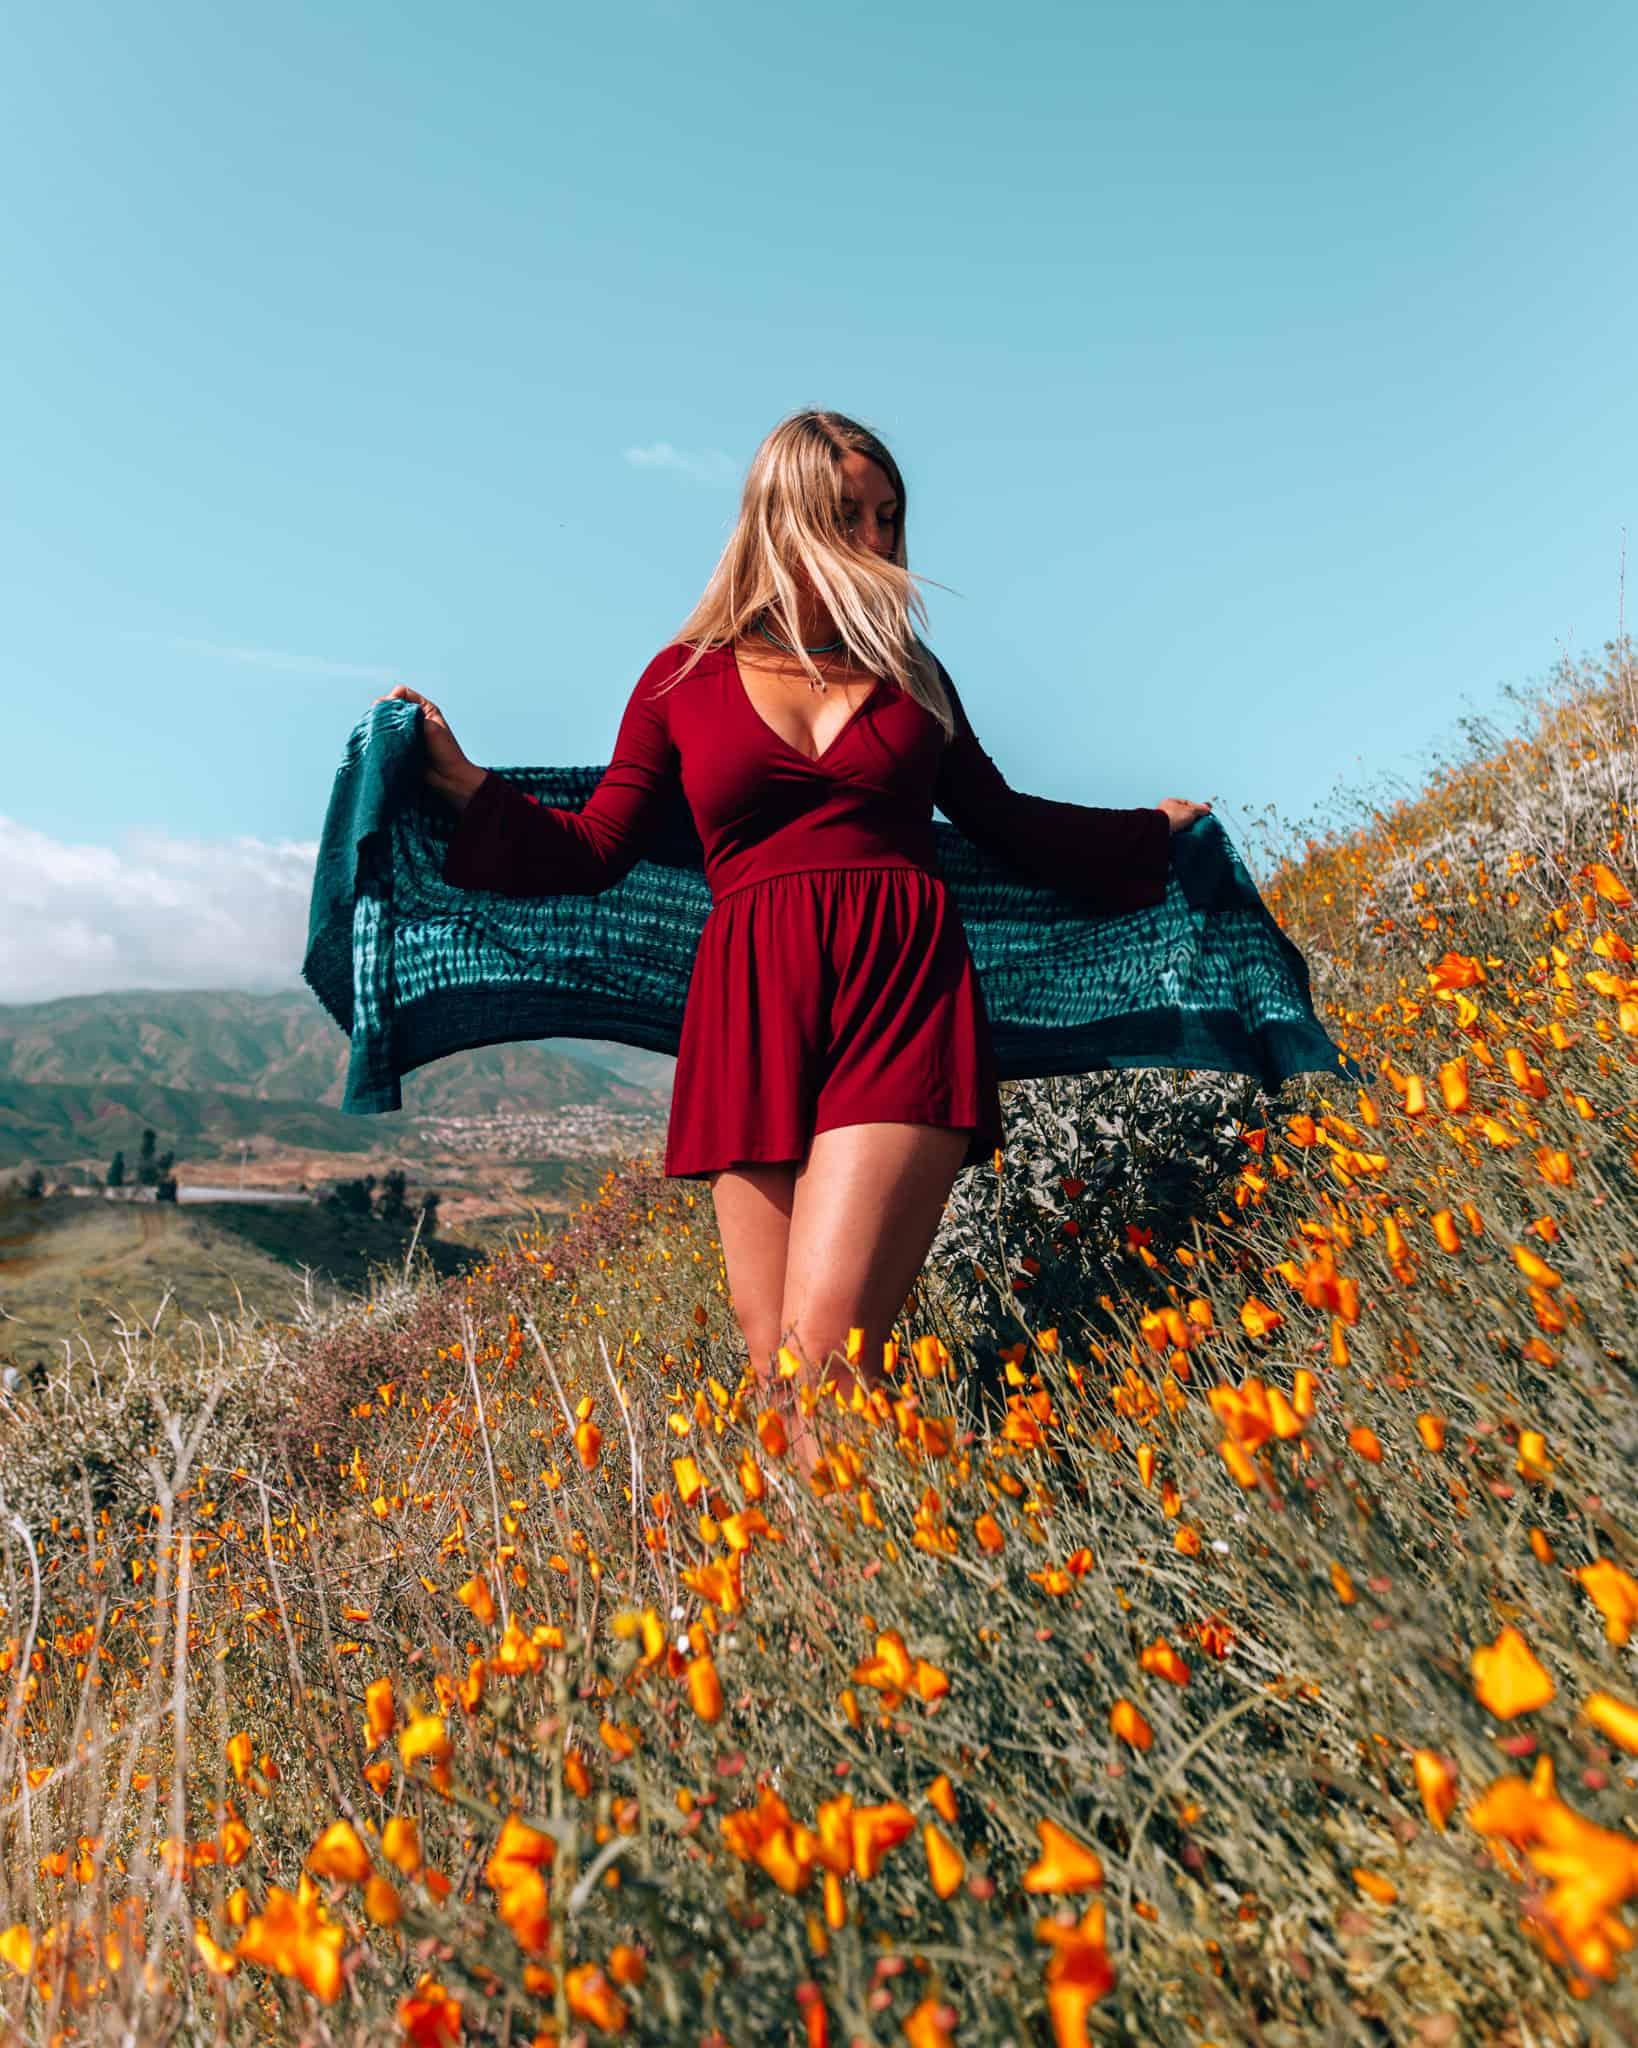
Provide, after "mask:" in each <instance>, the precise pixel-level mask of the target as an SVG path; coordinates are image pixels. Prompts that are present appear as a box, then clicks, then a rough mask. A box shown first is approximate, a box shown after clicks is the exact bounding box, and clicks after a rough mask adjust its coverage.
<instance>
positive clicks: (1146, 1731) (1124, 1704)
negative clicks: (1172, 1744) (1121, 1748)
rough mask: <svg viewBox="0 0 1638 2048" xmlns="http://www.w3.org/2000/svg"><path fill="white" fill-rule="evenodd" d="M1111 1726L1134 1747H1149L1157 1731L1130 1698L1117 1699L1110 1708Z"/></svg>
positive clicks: (1123, 1740)
mask: <svg viewBox="0 0 1638 2048" xmlns="http://www.w3.org/2000/svg"><path fill="white" fill-rule="evenodd" d="M1109 1726H1110V1727H1111V1728H1112V1729H1113V1730H1114V1732H1115V1734H1116V1735H1118V1736H1119V1737H1120V1739H1121V1741H1122V1742H1128V1743H1130V1744H1131V1746H1132V1747H1133V1748H1134V1749H1147V1748H1148V1747H1149V1746H1150V1744H1151V1743H1152V1742H1153V1741H1154V1739H1155V1731H1154V1730H1153V1729H1152V1728H1151V1727H1150V1726H1149V1724H1148V1722H1147V1721H1146V1720H1145V1719H1144V1718H1143V1716H1142V1714H1141V1713H1139V1711H1138V1709H1137V1708H1136V1707H1135V1706H1134V1705H1133V1704H1132V1702H1131V1701H1130V1700H1116V1702H1115V1704H1114V1705H1113V1706H1112V1707H1111V1708H1110V1710H1109Z"/></svg>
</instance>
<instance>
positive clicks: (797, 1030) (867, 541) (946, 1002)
mask: <svg viewBox="0 0 1638 2048" xmlns="http://www.w3.org/2000/svg"><path fill="white" fill-rule="evenodd" d="M904 515H905V500H904V481H903V478H902V477H901V475H900V473H899V469H898V465H897V463H895V462H894V460H893V458H892V456H891V455H890V454H889V453H888V451H887V449H886V448H885V447H884V446H883V445H882V443H881V442H880V441H879V440H878V439H877V437H876V436H875V435H874V434H872V433H870V432H869V431H868V430H867V429H866V428H864V427H861V426H859V425H857V424H856V423H855V422H854V421H852V420H849V419H845V418H843V417H842V416H841V415H839V414H837V413H830V412H801V413H797V414H795V415H794V416H793V417H792V418H790V419H787V420H785V421H783V422H782V423H781V424H780V425H779V426H778V427H776V428H775V429H774V431H773V432H772V433H771V434H770V435H769V436H768V438H767V439H766V440H765V441H764V442H763V444H762V446H761V447H760V448H759V449H758V451H757V454H756V457H755V460H754V461H753V462H752V464H751V468H750V472H749V475H748V476H747V478H746V483H745V489H744V495H743V499H742V502H741V506H740V513H739V520H738V523H737V525H736V527H735V530H734V533H733V536H732V538H731V539H730V540H729V543H728V546H727V548H726V549H725V550H724V552H723V555H722V559H721V560H720V561H719V563H718V564H717V567H716V570H715V572H714V573H713V575H712V577H711V580H710V582H709V584H708V585H707V586H706V590H705V594H704V596H703V597H702V598H701V599H700V602H699V604H698V605H697V606H696V607H695V610H694V612H693V614H692V615H691V616H690V617H689V618H688V619H687V620H686V621H685V622H684V624H683V625H682V627H681V629H680V630H679V633H678V636H677V640H676V641H675V642H674V643H673V644H672V645H671V646H669V647H667V648H665V649H664V650H663V651H662V652H661V653H660V654H658V655H657V656H656V657H655V659H654V660H653V661H652V662H650V663H649V665H648V667H647V668H646V669H645V670H644V672H643V674H642V676H641V677H640V678H639V680H638V683H637V686H636V689H635V690H634V691H633V693H632V696H631V698H630V700H629V702H628V703H627V706H626V709H625V713H624V716H623V718H622V721H621V725H620V733H619V739H618V743H617V745H616V747H615V750H614V756H613V759H612V761H611V762H610V764H609V767H608V769H607V771H606V772H605V774H604V775H603V777H602V780H601V781H600V782H599V784H598V786H597V789H596V791H595V792H594V793H593V795H592V797H591V798H590V800H589V801H588V802H587V804H586V805H585V807H584V809H582V810H581V811H579V812H572V811H565V810H554V809H550V808H547V807H545V806H543V805H541V804H539V803H537V802H536V801H535V800H534V799H533V798H531V797H529V796H527V795H525V794H524V793H523V792H522V791H521V790H520V789H518V788H517V787H516V786H515V785H513V784H509V783H507V782H505V781H504V780H503V779H502V778H501V777H500V776H498V775H495V774H493V773H488V772H486V771H485V770H484V769H482V768H479V767H477V766H476V765H474V763H472V762H471V761H469V760H468V759H467V757H466V755H465V754H464V753H463V752H462V751H461V748H460V746H459V745H458V744H457V743H456V740H455V737H454V734H453V733H452V732H451V730H450V728H449V725H448V723H447V721H446V720H445V719H444V717H443V715H442V713H441V712H440V711H439V710H438V708H437V707H436V705H434V704H431V703H429V702H428V701H427V699H426V698H424V697H422V696H419V695H418V694H417V693H416V692H415V691H414V690H411V689H409V688H407V687H406V686H404V685H402V684H400V685H399V687H398V688H397V689H395V690H394V691H392V692H391V695H392V696H394V697H401V698H407V699H409V700H410V701H411V702H412V703H416V704H419V705H421V706H422V707H423V710H424V714H425V717H424V731H425V739H426V776H427V781H428V783H429V785H430V786H431V787H432V788H433V789H434V790H435V791H437V792H438V794H439V795H441V796H442V797H444V798H445V799H446V800H447V801H448V802H449V803H450V804H452V805H453V806H454V807H455V808H456V810H457V811H459V813H460V817H459V820H458V822H457V824H456V827H455V831H454V835H453V838H452V839H451V842H450V846H449V851H448V856H447V860H446V863H445V868H444V874H445V877H446V879H448V880H450V881H452V882H455V883H457V884H458V885H460V886H463V887H468V888H476V889H491V890H498V891H500V892H501V893H503V894H508V895H515V896H529V895H553V894H564V893H595V892H597V891H598V890H601V889H605V888H608V887H610V886H611V885H612V884H613V883H615V882H617V881H618V880H619V879H620V877H621V876H622V875H624V874H625V873H626V872H627V871H628V870H629V869H630V868H631V867H632V865H633V864H634V863H635V862H636V861H637V860H638V859H639V858H640V856H641V855H642V853H643V850H644V843H645V835H646V833H647V830H648V828H649V827H650V825H651V824H652V823H653V822H654V821H655V819H656V818H657V816H658V815H659V814H660V812H661V810H662V809H663V807H664V800H665V798H666V797H667V795H668V794H669V793H670V791H671V789H672V786H673V781H674V778H678V777H680V779H681V785H682V789H683V792H684V795H685V796H686V798H687V800H688V803H689V807H690V809H691V811H692V813H693V817H694V821H695V824H696V826H697V828H698V831H699V835H700V839H701V841H702V842H703V845H704V848H705V867H706V874H707V877H708V879H709V881H710V884H711V891H712V908H711V912H710V915H709V916H708V918H707V920H706V926H705V932H704V935H703V937H702V939H701V941H700V946H699V951H698V954H697V955H696V958H695V963H694V970H693V975H692V979H691V981H690V984H689V994H688V1004H687V1011H686V1015H685V1019H684V1024H683V1031H682V1038H681V1043H680V1046H679V1049H678V1058H677V1070H676V1077H675V1082H674V1088H673V1099H672V1108H671V1119H670V1128H669V1133H668V1138H667V1145H666V1160H665V1170H666V1172H667V1174H669V1175H672V1176H674V1177H684V1178H695V1179H705V1180H707V1181H708V1182H709V1183H710V1187H711V1192H712V1197H713V1200H714V1202H715V1205H716V1214H717V1224H718V1229H719V1233H720V1236H721V1241H722V1249H723V1256H724V1259H725V1262H726V1265H727V1269H728V1283H729V1287H730V1289H731V1291H732V1295H733V1302H734V1310H735V1313H736V1315H737V1317H738V1320H739V1325H740V1328H741V1330H742V1332H743V1334H744V1337H745V1342H746V1345H747V1347H748V1349H749V1352H750V1357H751V1361H752V1365H753V1367H754V1369H755V1372H756V1375H757V1378H758V1381H759V1382H760V1383H761V1384H762V1386H763V1388H764V1390H765V1392H766V1393H767V1394H769V1395H776V1394H777V1393H778V1390H779V1389H780V1387H781V1386H782V1385H783V1384H784V1382H783V1381H782V1380H781V1378H780V1376H779V1375H778V1372H777V1366H776V1357H777V1351H778V1347H779V1346H780V1345H781V1344H785V1345H788V1346H789V1347H790V1349H791V1350H792V1351H793V1352H794V1353H795V1354H796V1356H797V1357H798V1358H800V1359H801V1360H802V1361H803V1362H804V1366H805V1367H812V1366H816V1365H823V1364H825V1363H826V1362H827V1361H832V1359H833V1354H835V1353H844V1352H845V1348H846V1344H847V1334H848V1331H849V1329H850V1328H852V1327H858V1328H859V1329H861V1330H862V1331H863V1335H864V1342H863V1346H862V1348H859V1349H857V1350H856V1352H855V1354H854V1366H853V1370H851V1371H850V1370H849V1368H848V1366H847V1365H846V1363H845V1362H843V1361H840V1360H837V1361H834V1363H833V1370H834V1372H835V1376H836V1378H837V1381H838V1385H839V1388H840V1391H842V1392H843V1393H844V1394H846V1393H848V1392H850V1391H851V1388H852V1384H853V1379H854V1376H855V1373H856V1376H857V1378H858V1379H859V1380H860V1381H862V1382H863V1383H864V1384H865V1385H866V1386H871V1385H874V1384H875V1383H877V1382H878V1381H879V1380H880V1378H881V1365H880V1361H881V1358H882V1347H883V1343H884V1341H885V1340H886V1338H887V1337H888V1335H889V1333H890V1331H891V1329H892V1325H893V1322H894V1319H895V1318H896V1317H897V1315H898V1313H899V1311H900V1310H901V1309H902V1307H903V1305H904V1302H905V1299H906V1297H907V1296H908V1294H909V1292H910V1289H911V1287H912V1286H913V1284H914V1282H915V1279H916V1276H917V1274H918V1273H919V1272H920V1270H921V1267H922V1263H923V1261H924V1259H925V1258H926V1255H927V1251H928V1248H929V1246H930V1245H931V1243H932V1240H933V1236H934V1234H935V1232H936V1230H937V1228H938V1224H939V1220H940V1217H941V1216H942V1213H943V1210H944V1204H945V1201H946V1199H947V1197H948V1195H949V1192H950V1188H951V1185H952V1183H953V1181H954V1179H955V1176H956V1174H957V1173H958V1172H959V1171H960V1169H961V1168H962V1167H963V1166H966V1165H973V1164H976V1163H977V1162H979V1161H980V1160H984V1159H987V1158H989V1157H990V1155H991V1154H992V1153H993V1152H994V1150H995V1149H996V1148H997V1147H998V1146H999V1145H1000V1144H1001V1142H1002V1130H1001V1108H1000V1095H999V1089H998V1084H997V1079H996V1074H995V1068H994V1058H993V1053H992V1049H991V1045H990V1036H989V1026H988V1020H987V1017H986V1014H985V1009H984V1003H983V996H982V993H981V990H980V987H979V983H978V980H977V976H976V973H975V970H974V968H973V964H972V959H971V955H970V953H969V951H968V948H967V941H966V937H965V934H964V933H963V931H962V928H961V925H960V922H959V919H958V917H957V915H956V912H955V910H954V908H953V906H952V904H951V902H950V899H949V897H948V895H947V893H946V890H945V886H944V884H943V882H942V880H941V879H940V877H939V873H938V866H937V860H936V856H935V852H934V841H933V835H932V811H933V806H934V804H935V803H936V804H937V805H938V808H939V809H940V810H941V811H943V812H944V814H945V815H946V816H947V817H949V818H950V819H951V820H952V821H953V822H954V823H955V824H957V825H958V826H960V827H961V829H962V830H963V831H964V832H966V833H967V834H968V836H969V837H970V838H972V839H973V840H974V841H976V842H977V843H978V844H980V845H982V846H983V847H984V848H985V849H986V850H987V851H989V852H992V853H994V854H997V855H999V856H1001V857H1002V858H1004V859H1007V860H1010V861H1011V862H1013V863H1014V864H1015V865H1017V866H1018V867H1020V868H1021V869H1024V870H1025V871H1027V872H1028V873H1030V874H1031V875H1032V876H1033V877H1035V878H1036V879H1037V880H1041V881H1045V882H1046V883H1048V884H1049V885H1050V886H1052V887H1053V888H1056V889H1058V890H1060V891H1062V893H1063V894H1065V895H1066V896H1068V897H1071V898H1073V899H1076V900H1077V901H1078V902H1080V903H1081V904H1082V905H1083V906H1084V907H1086V908H1088V909H1092V910H1103V911H1111V912H1112V911H1121V910H1130V909H1135V908H1139V907H1141V906H1143V905H1146V904H1153V903H1158V902H1159V901H1160V900H1161V898H1162V897H1163V895H1164V893H1165V888H1166V876H1167V869H1168V864H1169V842H1170V837H1171V834H1172V833H1174V832H1176V831H1178V830H1180V829H1182V828H1183V827H1185V826H1187V825H1189V824H1191V823H1192V822H1193V821H1194V820H1195V819H1196V818H1197V817H1199V816H1201V814H1202V813H1203V812H1205V811H1206V810H1207V809H1208V808H1209V806H1208V805H1206V804H1200V803H1190V802H1186V801H1184V800H1183V799H1181V798H1177V797H1169V798H1167V799H1166V800H1165V801H1164V802H1162V803H1159V804H1157V805H1155V806H1153V807H1150V808H1143V809H1137V810H1103V809H1096V808H1092V807H1088V806H1085V805H1078V804H1067V803H1057V802H1053V801H1051V800H1049V799H1047V798H1043V797H1034V796H1026V795H1023V794H1021V793H1019V792H1017V791H1014V790H1011V789H1009V788H1008V786H1007V784H1006V783H1005V782H1004V781H1003V780H1002V778H1001V776H1000V774H999V772H998V771H997V769H996V767H995V764H994V763H993V762H992V761H991V760H990V759H989V757H988V755H986V754H985V753H984V751H983V750H982V748H981V747H980V746H979V744H978V741H977V740H976V738H975V737H974V735H973V731H972V727H971V725H970V724H969V723H968V721H967V717H966V714H965V711H964V710H963V708H962V706H961V703H960V701H959V699H958V698H957V696H956V693H955V687H954V685H953V684H952V682H951V680H950V678H949V676H948V675H947V674H946V672H945V670H944V669H943V667H942V665H941V664H940V663H939V662H938V661H937V660H936V659H935V658H934V656H933V655H932V654H930V653H929V651H928V650H927V648H926V647H925V646H924V645H923V644H922V642H921V640H920V639H919V637H918V636H917V633H916V631H915V630H914V627H915V623H916V622H917V621H924V620H925V611H924V609H923V607H922V604H921V599H920V596H919V593H918V592H917V591H916V589H915V587H914V585H913V582H912V580H911V577H910V575H909V572H908V570H907V568H906V557H905V539H904V535H905V516H904ZM801 1434H802V1436H803V1437H804V1438H806V1437H807V1436H808V1432H807V1431H806V1430H803V1431H802V1432H801ZM804 1462H806V1459H804Z"/></svg>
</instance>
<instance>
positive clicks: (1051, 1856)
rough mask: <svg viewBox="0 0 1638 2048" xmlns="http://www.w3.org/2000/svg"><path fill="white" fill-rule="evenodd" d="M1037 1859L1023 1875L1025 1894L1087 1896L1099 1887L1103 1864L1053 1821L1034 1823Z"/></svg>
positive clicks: (1094, 1853) (1081, 1843) (1092, 1852)
mask: <svg viewBox="0 0 1638 2048" xmlns="http://www.w3.org/2000/svg"><path fill="white" fill-rule="evenodd" d="M1035 1832H1036V1834H1037V1835H1039V1836H1040V1838H1041V1854H1040V1856H1039V1858H1038V1859H1037V1860H1036V1861H1035V1862H1034V1863H1032V1864H1031V1865H1030V1867H1029V1868H1028V1870H1026V1871H1025V1872H1024V1889H1025V1891H1027V1892H1088V1891H1096V1890H1097V1889H1098V1887H1099V1886H1100V1885H1101V1884H1102V1883H1103V1861H1102V1859H1101V1858H1100V1857H1099V1855H1098V1854H1097V1852H1096V1850H1093V1849H1089V1848H1087V1847H1086V1845H1085V1843H1083V1842H1078V1841H1077V1840H1076V1839H1075V1837H1074V1836H1073V1835H1072V1834H1070V1833H1069V1832H1068V1830H1067V1829H1065V1828H1061V1827H1059V1825H1058V1823H1057V1822H1056V1821H1052V1820H1038V1821H1037V1822H1036V1823H1035Z"/></svg>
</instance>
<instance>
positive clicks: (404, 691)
mask: <svg viewBox="0 0 1638 2048" xmlns="http://www.w3.org/2000/svg"><path fill="white" fill-rule="evenodd" d="M394 698H398V699H401V700H402V701H403V702H404V703H406V704H419V705H420V707H421V713H422V716H421V733H422V737H423V738H424V739H425V741H426V749H427V751H426V779H427V786H428V788H430V789H433V790H435V791H436V792H437V794H438V795H439V796H441V797H443V798H444V800H445V801H446V802H448V803H452V804H453V805H454V806H455V808H456V809H457V810H463V811H464V810H465V809H466V806H467V805H468V803H470V802H471V800H472V797H473V794H474V793H475V791H476V790H477V787H478V784H479V783H480V782H482V781H483V779H484V776H485V774H486V773H487V771H486V770H485V769H482V768H480V767H478V765H477V764H476V762H473V761H469V760H468V759H467V758H466V756H465V754H464V753H462V751H461V744H460V741H459V740H457V739H456V737H455V735H454V734H453V733H452V732H451V731H450V729H449V725H448V722H447V721H446V720H445V718H444V714H443V713H442V712H441V711H440V710H439V709H438V707H437V705H436V704H434V703H433V701H432V699H431V698H430V697H423V696H422V695H421V693H420V691H419V690H412V689H411V688H410V686H409V684H408V683H399V684H397V685H395V687H394V688H392V689H390V690H389V691H388V692H387V694H386V696H384V697H377V698H376V700H375V701H376V703H377V704H390V703H391V702H392V701H393V700H394Z"/></svg>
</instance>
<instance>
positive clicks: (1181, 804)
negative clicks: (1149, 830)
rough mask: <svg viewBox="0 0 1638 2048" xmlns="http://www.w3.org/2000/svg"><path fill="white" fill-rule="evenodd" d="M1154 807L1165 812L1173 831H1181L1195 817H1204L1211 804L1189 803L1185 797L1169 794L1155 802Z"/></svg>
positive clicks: (1191, 822)
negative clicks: (1159, 801) (1164, 798)
mask: <svg viewBox="0 0 1638 2048" xmlns="http://www.w3.org/2000/svg"><path fill="white" fill-rule="evenodd" d="M1155 809H1156V810H1157V811H1164V812H1165V813H1166V815H1167V817H1168V818H1170V820H1171V821H1172V830H1173V831H1174V832H1181V831H1183V830H1184V829H1185V828H1186V827H1187V826H1190V825H1192V824H1193V823H1194V821H1195V819H1196V818H1204V817H1205V816H1206V815H1207V814H1208V813H1209V811H1210V810H1211V805H1210V804H1191V803H1190V802H1189V800H1188V799H1187V797H1181V796H1169V797H1167V798H1166V800H1165V802H1164V803H1158V804H1156V805H1155Z"/></svg>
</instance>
